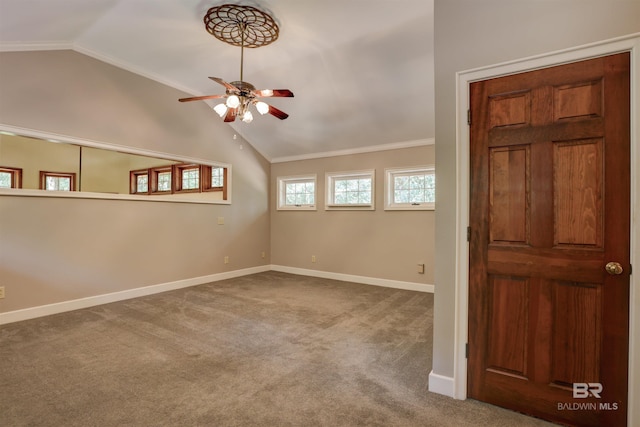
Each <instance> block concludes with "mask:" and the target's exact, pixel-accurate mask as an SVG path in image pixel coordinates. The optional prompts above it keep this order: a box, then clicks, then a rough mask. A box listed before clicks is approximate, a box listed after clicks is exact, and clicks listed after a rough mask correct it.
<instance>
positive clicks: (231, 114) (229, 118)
mask: <svg viewBox="0 0 640 427" xmlns="http://www.w3.org/2000/svg"><path fill="white" fill-rule="evenodd" d="M236 113H237V108H229V109H227V114H226V115H225V116H224V121H225V122H233V121H234V120H235V119H236Z"/></svg>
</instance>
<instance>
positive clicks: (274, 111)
mask: <svg viewBox="0 0 640 427" xmlns="http://www.w3.org/2000/svg"><path fill="white" fill-rule="evenodd" d="M269 114H271V115H272V116H275V117H277V118H279V119H280V120H284V119H286V118H287V117H289V115H288V114H287V113H285V112H284V111H282V110H278V109H277V108H276V107H274V106H273V105H269Z"/></svg>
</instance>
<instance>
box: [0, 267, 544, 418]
mask: <svg viewBox="0 0 640 427" xmlns="http://www.w3.org/2000/svg"><path fill="white" fill-rule="evenodd" d="M432 313H433V295H431V294H426V293H419V292H412V291H404V290H396V289H388V288H381V287H376V286H367V285H360V284H354V283H347V282H339V281H333V280H325V279H317V278H310V277H303V276H295V275H290V274H284V273H276V272H268V273H261V274H256V275H252V276H246V277H241V278H237V279H231V280H226V281H222V282H216V283H212V284H207V285H202V286H197V287H192V288H187V289H182V290H177V291H172V292H165V293H162V294H157V295H152V296H148V297H143V298H137V299H133V300H128V301H122V302H118V303H113V304H107V305H103V306H99V307H94V308H90V309H85V310H79V311H75V312H70V313H65V314H60V315H55V316H49V317H44V318H39V319H34V320H29V321H24V322H19V323H13V324H9V325H3V326H0V363H1V365H0V425H1V426H3V427H9V426H509V427H512V426H543V425H547V424H546V423H544V422H542V421H539V420H536V419H533V418H528V417H525V416H522V415H520V414H517V413H514V412H511V411H507V410H503V409H500V408H497V407H494V406H490V405H486V404H483V403H480V402H476V401H472V400H468V401H456V400H453V399H450V398H447V397H444V396H440V395H437V394H433V393H429V392H428V391H427V390H428V384H427V381H428V374H429V371H430V370H431V339H432V338H431V335H432Z"/></svg>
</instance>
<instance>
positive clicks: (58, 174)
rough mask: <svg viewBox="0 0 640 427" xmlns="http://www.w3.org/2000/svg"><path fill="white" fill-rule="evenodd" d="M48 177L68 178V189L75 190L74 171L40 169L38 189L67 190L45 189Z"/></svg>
mask: <svg viewBox="0 0 640 427" xmlns="http://www.w3.org/2000/svg"><path fill="white" fill-rule="evenodd" d="M48 177H54V178H69V180H70V182H69V187H70V190H69V191H76V174H75V172H52V171H40V190H44V191H62V192H67V190H47V188H46V187H47V185H46V181H47V178H48Z"/></svg>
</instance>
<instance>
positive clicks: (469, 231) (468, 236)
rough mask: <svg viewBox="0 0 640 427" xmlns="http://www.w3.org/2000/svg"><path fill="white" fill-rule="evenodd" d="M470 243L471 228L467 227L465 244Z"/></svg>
mask: <svg viewBox="0 0 640 427" xmlns="http://www.w3.org/2000/svg"><path fill="white" fill-rule="evenodd" d="M470 241H471V227H467V242H470Z"/></svg>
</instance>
